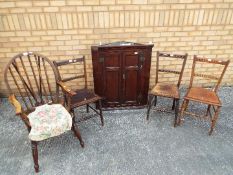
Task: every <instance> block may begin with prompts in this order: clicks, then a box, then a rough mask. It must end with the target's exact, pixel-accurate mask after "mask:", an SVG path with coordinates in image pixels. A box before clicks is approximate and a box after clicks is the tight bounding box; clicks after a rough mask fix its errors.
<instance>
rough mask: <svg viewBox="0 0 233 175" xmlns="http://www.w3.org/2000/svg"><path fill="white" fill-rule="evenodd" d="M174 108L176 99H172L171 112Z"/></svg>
mask: <svg viewBox="0 0 233 175" xmlns="http://www.w3.org/2000/svg"><path fill="white" fill-rule="evenodd" d="M175 106H176V99H173V104H172V110H174V109H175Z"/></svg>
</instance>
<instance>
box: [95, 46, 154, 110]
mask: <svg viewBox="0 0 233 175" xmlns="http://www.w3.org/2000/svg"><path fill="white" fill-rule="evenodd" d="M119 43H123V45H119ZM119 43H110V44H106V45H99V46H92V47H91V51H92V63H93V77H94V86H95V93H97V94H99V95H100V96H102V97H103V108H104V109H109V108H119V109H122V108H124V107H125V108H128V107H135V106H138V107H140V106H145V105H146V103H147V95H148V89H149V77H150V65H151V51H152V47H153V45H152V44H149V45H144V44H137V43H133V44H129V43H126V42H119ZM125 43H126V44H125ZM124 44H125V45H124Z"/></svg>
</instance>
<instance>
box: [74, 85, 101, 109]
mask: <svg viewBox="0 0 233 175" xmlns="http://www.w3.org/2000/svg"><path fill="white" fill-rule="evenodd" d="M75 92H76V93H77V94H76V95H74V96H72V98H71V104H72V108H73V107H78V106H82V105H86V104H88V103H93V102H96V101H97V100H100V99H102V98H101V97H100V96H98V95H96V94H95V93H94V92H93V91H92V90H89V89H80V90H77V91H75Z"/></svg>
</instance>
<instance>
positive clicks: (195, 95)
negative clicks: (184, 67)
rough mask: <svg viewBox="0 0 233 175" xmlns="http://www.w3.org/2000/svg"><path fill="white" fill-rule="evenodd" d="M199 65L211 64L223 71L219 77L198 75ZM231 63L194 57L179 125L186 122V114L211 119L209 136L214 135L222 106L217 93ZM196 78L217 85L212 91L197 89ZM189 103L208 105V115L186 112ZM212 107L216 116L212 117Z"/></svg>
mask: <svg viewBox="0 0 233 175" xmlns="http://www.w3.org/2000/svg"><path fill="white" fill-rule="evenodd" d="M197 63H199V64H202V65H203V66H204V65H205V66H206V67H207V66H208V65H211V64H212V65H219V68H221V67H222V71H220V75H219V77H218V76H216V75H213V73H212V74H209V75H208V74H203V73H198V72H197V71H196V70H197V69H198V67H197V66H196V65H197ZM229 63H230V61H229V60H228V61H221V60H215V59H207V58H201V57H197V56H196V55H194V59H193V66H192V74H191V79H190V84H189V88H188V91H187V93H186V95H185V96H184V101H183V103H182V106H181V113H180V117H179V125H180V124H181V123H182V122H183V120H184V113H186V114H189V115H191V116H194V117H200V118H208V117H210V120H211V128H210V131H209V135H211V134H212V132H213V129H214V127H215V125H216V122H217V119H218V114H219V112H220V108H221V106H222V104H221V101H220V99H219V97H218V94H217V91H218V89H219V86H220V83H221V81H222V78H223V75H224V73H225V71H226V69H227V66H228V65H229ZM217 70H219V69H217ZM206 73H207V72H206ZM216 74H217V72H216ZM195 77H201V78H204V79H210V80H213V81H215V83H216V84H215V85H214V86H213V87H212V89H206V88H203V87H197V86H194V85H193V82H194V78H195ZM189 101H194V102H198V103H203V104H207V105H208V107H207V111H206V114H205V115H204V116H200V115H197V114H194V113H192V112H188V111H186V110H187V108H188V104H189ZM211 107H212V109H213V110H214V116H212V114H211Z"/></svg>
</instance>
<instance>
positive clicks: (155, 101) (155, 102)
mask: <svg viewBox="0 0 233 175" xmlns="http://www.w3.org/2000/svg"><path fill="white" fill-rule="evenodd" d="M156 105H157V96H154V106H156Z"/></svg>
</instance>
